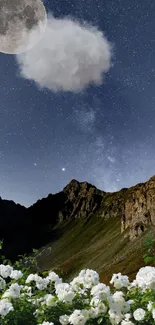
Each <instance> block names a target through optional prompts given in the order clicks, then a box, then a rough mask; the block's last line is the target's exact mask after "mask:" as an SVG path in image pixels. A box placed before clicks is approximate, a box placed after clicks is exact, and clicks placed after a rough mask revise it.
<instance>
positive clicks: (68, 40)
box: [16, 14, 112, 92]
mask: <svg viewBox="0 0 155 325" xmlns="http://www.w3.org/2000/svg"><path fill="white" fill-rule="evenodd" d="M111 50H112V46H111V44H110V43H109V42H108V40H107V38H106V37H105V36H104V33H103V32H102V31H99V30H98V29H97V27H94V26H91V25H89V24H87V23H85V22H84V23H80V22H78V21H75V20H73V19H71V18H63V19H57V18H54V17H53V16H52V15H51V14H50V15H48V19H47V27H46V31H45V33H44V36H43V38H42V40H41V41H40V42H39V43H38V44H37V45H36V47H35V48H33V49H32V50H30V51H28V52H26V53H23V54H20V55H17V56H16V58H17V62H18V64H19V68H20V76H22V77H24V78H26V79H29V80H33V81H34V82H35V83H36V84H37V86H38V87H39V88H48V89H50V90H51V91H55V92H56V91H60V90H62V91H73V92H79V91H81V90H82V89H84V88H86V87H87V86H88V85H89V84H95V85H100V84H102V83H103V79H104V73H106V72H107V71H108V70H109V69H110V65H111Z"/></svg>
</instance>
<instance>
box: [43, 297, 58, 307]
mask: <svg viewBox="0 0 155 325" xmlns="http://www.w3.org/2000/svg"><path fill="white" fill-rule="evenodd" d="M44 299H45V304H46V306H48V307H51V306H55V305H56V301H55V296H53V295H51V294H47V295H45V296H44Z"/></svg>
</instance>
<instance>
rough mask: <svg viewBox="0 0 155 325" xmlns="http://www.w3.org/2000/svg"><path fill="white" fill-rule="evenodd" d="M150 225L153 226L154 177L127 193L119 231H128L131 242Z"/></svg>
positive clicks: (154, 204) (154, 214) (154, 208)
mask: <svg viewBox="0 0 155 325" xmlns="http://www.w3.org/2000/svg"><path fill="white" fill-rule="evenodd" d="M151 225H153V226H155V176H153V177H152V178H151V179H150V180H149V181H148V182H146V183H144V184H139V185H137V186H135V187H132V188H131V189H129V190H128V191H127V197H126V198H125V205H124V216H123V217H122V227H121V231H122V232H123V231H124V230H125V229H129V236H130V239H131V240H133V239H134V238H136V237H137V236H139V235H141V234H142V233H143V232H144V231H145V230H146V229H147V228H148V227H149V226H151Z"/></svg>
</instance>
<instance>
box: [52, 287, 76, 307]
mask: <svg viewBox="0 0 155 325" xmlns="http://www.w3.org/2000/svg"><path fill="white" fill-rule="evenodd" d="M55 289H56V290H55V292H56V294H57V296H58V299H59V300H60V301H64V302H72V300H73V299H74V297H75V292H74V291H73V289H72V286H71V285H69V284H68V283H58V284H55Z"/></svg>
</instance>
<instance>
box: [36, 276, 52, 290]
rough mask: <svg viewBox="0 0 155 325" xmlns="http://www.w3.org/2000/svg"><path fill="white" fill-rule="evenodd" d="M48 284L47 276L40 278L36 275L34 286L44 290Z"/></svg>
mask: <svg viewBox="0 0 155 325" xmlns="http://www.w3.org/2000/svg"><path fill="white" fill-rule="evenodd" d="M48 284H49V279H47V278H44V279H43V278H41V277H38V278H37V280H36V287H37V289H39V290H44V289H46V288H47V286H48Z"/></svg>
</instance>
